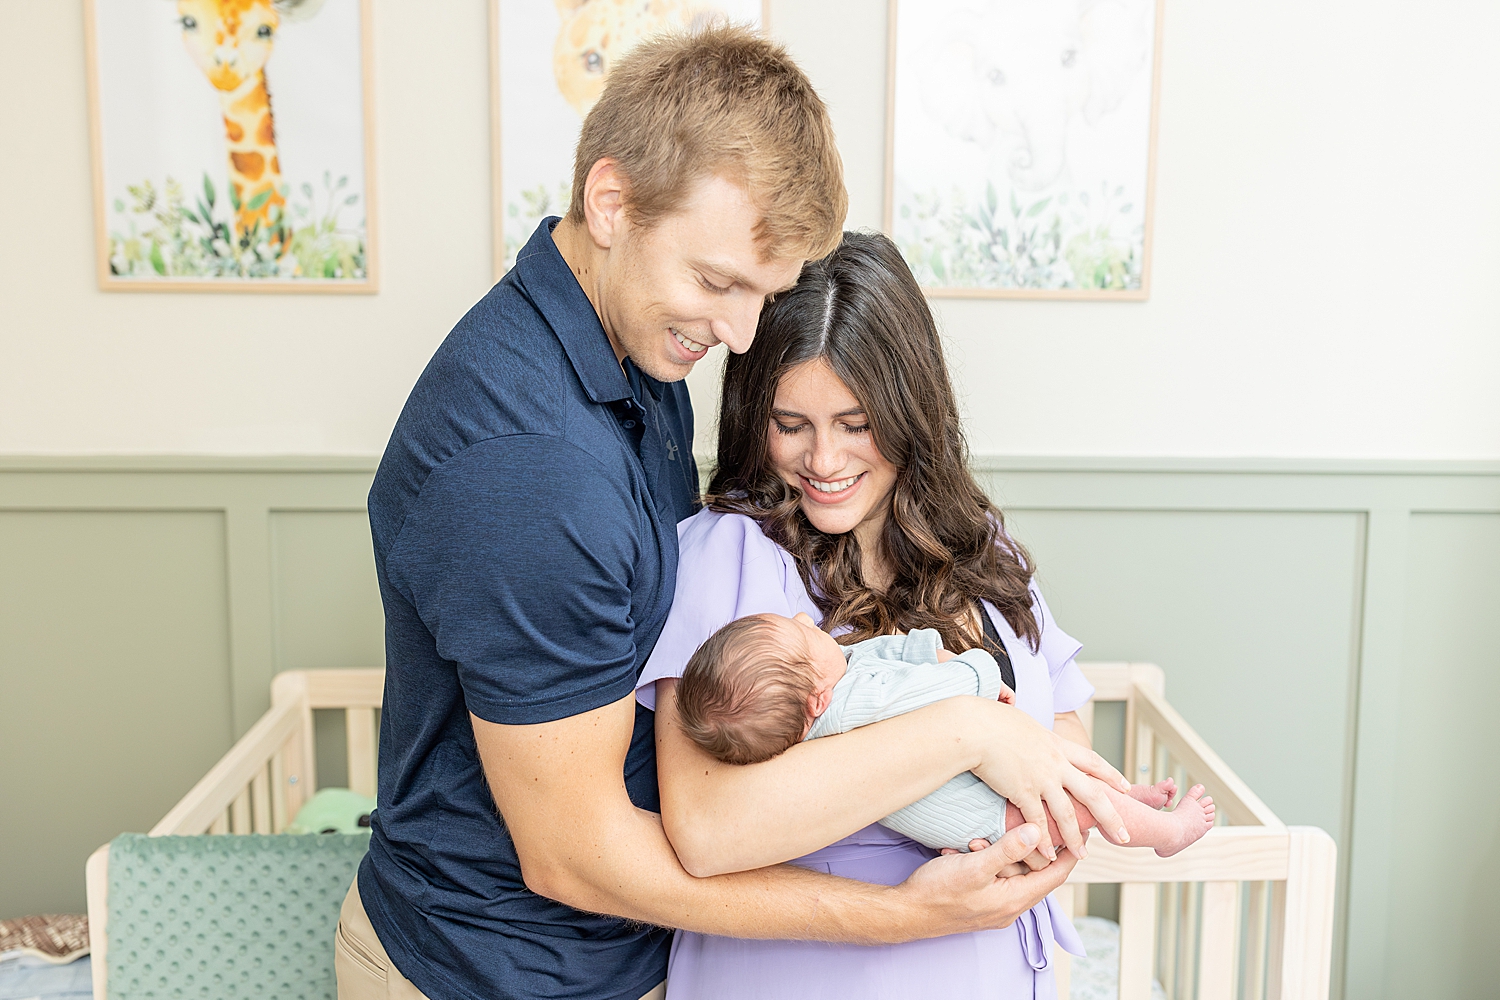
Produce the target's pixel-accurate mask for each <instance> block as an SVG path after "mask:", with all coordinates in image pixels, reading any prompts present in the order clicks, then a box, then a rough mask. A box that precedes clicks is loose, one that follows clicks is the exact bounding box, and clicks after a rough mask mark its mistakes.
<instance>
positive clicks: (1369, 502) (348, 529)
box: [0, 455, 1500, 1000]
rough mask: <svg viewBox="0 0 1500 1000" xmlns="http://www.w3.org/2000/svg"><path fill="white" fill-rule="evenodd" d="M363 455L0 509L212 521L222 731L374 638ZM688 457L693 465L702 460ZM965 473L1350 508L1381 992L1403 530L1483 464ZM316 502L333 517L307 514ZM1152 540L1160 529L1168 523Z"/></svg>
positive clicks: (1080, 508) (82, 479)
mask: <svg viewBox="0 0 1500 1000" xmlns="http://www.w3.org/2000/svg"><path fill="white" fill-rule="evenodd" d="M377 464H378V459H376V458H373V457H363V456H331V457H319V456H291V457H278V456H247V457H234V456H100V457H90V456H8V457H0V512H4V511H22V510H29V511H106V512H107V511H165V512H209V513H215V514H217V515H218V516H220V517H222V519H223V525H224V531H223V546H224V551H223V553H222V563H223V566H224V573H225V580H224V593H225V594H226V595H227V598H226V599H227V602H228V608H227V609H226V610H227V619H226V620H227V635H226V636H225V642H226V643H227V648H228V660H229V670H230V684H229V690H230V699H231V706H230V708H231V719H232V733H231V734H228V735H230V736H231V737H232V736H234V735H238V734H239V733H242V732H243V731H244V730H245V729H246V728H248V726H249V725H250V724H251V723H252V722H253V721H254V720H255V719H256V718H257V717H258V716H259V715H260V713H261V712H262V711H264V709H265V707H266V704H267V701H268V686H269V682H270V678H271V676H272V675H273V674H274V673H275V672H276V671H277V670H279V669H286V668H287V667H289V666H293V665H295V666H353V665H356V664H355V663H353V662H349V661H350V660H352V659H361V660H363V659H369V658H371V657H372V656H375V655H376V651H378V650H379V649H380V645H381V637H380V636H378V635H376V634H375V629H376V627H377V626H378V622H379V609H378V600H377V599H376V597H375V595H374V591H373V585H372V584H371V585H369V586H366V585H365V584H355V583H352V582H350V581H358V580H363V579H364V578H365V577H366V576H367V575H368V574H369V573H370V569H371V566H370V562H369V559H370V554H369V541H368V534H367V528H363V529H362V528H361V527H360V525H362V524H363V523H364V522H363V519H364V517H365V498H366V495H367V494H368V491H369V488H370V483H371V480H372V478H373V475H374V472H375V469H376V466H377ZM699 464H700V467H702V468H706V467H707V465H708V460H707V458H706V456H699ZM974 468H975V472H976V474H977V476H978V477H979V479H980V481H981V483H982V484H983V485H984V486H985V488H986V489H988V490H989V491H990V492H991V495H992V496H993V497H994V498H995V499H996V501H997V502H998V503H999V504H1000V505H1001V506H1002V507H1003V508H1005V509H1007V510H1008V511H1010V512H1012V513H1013V515H1014V521H1015V523H1016V524H1017V525H1019V526H1020V531H1021V532H1022V534H1023V539H1024V531H1025V525H1026V523H1027V519H1028V517H1031V518H1032V521H1033V522H1034V523H1036V524H1037V525H1038V526H1040V525H1041V521H1040V520H1038V518H1037V516H1036V515H1037V514H1038V513H1043V514H1045V516H1046V517H1047V518H1051V519H1052V521H1051V523H1052V524H1053V525H1054V528H1053V529H1051V530H1053V537H1058V536H1057V532H1056V525H1058V524H1061V523H1063V522H1058V521H1057V520H1056V517H1057V515H1062V514H1066V513H1070V512H1071V513H1075V514H1077V515H1079V516H1080V517H1083V518H1084V520H1077V521H1067V522H1066V523H1067V524H1077V525H1080V526H1081V525H1085V524H1088V523H1096V522H1090V521H1088V520H1087V519H1088V518H1089V517H1090V516H1092V515H1094V514H1099V515H1109V514H1118V513H1123V512H1132V513H1136V514H1143V515H1145V514H1149V515H1152V516H1153V523H1156V520H1157V519H1158V518H1159V517H1164V518H1166V519H1168V522H1169V525H1170V524H1171V523H1176V522H1173V521H1172V519H1173V518H1177V521H1178V522H1180V525H1179V526H1180V527H1181V529H1182V533H1181V537H1182V538H1183V539H1187V538H1188V537H1190V535H1191V530H1190V525H1191V524H1192V523H1193V521H1194V519H1193V518H1191V517H1189V516H1188V515H1196V514H1204V513H1211V512H1217V513H1221V514H1233V515H1247V516H1250V517H1251V518H1252V520H1247V521H1246V522H1244V523H1245V524H1246V525H1247V526H1248V525H1251V524H1252V523H1253V518H1254V517H1259V516H1263V515H1267V514H1276V513H1281V514H1338V515H1352V516H1353V517H1354V518H1356V521H1357V526H1358V527H1357V531H1356V532H1355V535H1354V536H1350V535H1349V534H1348V531H1349V528H1348V525H1349V523H1350V522H1349V521H1348V519H1347V518H1345V517H1339V518H1333V519H1331V520H1329V521H1327V522H1326V523H1327V524H1328V525H1330V528H1329V530H1332V531H1337V532H1341V533H1342V534H1339V536H1338V538H1339V539H1348V538H1350V537H1354V538H1355V540H1354V541H1352V542H1349V543H1348V544H1349V545H1352V546H1353V548H1354V550H1355V551H1353V552H1351V553H1350V554H1349V559H1348V562H1347V567H1348V569H1347V572H1348V573H1350V574H1352V575H1354V576H1355V578H1356V579H1355V580H1354V581H1353V582H1352V587H1353V589H1352V591H1350V593H1351V594H1352V597H1350V598H1349V600H1350V601H1351V602H1352V603H1353V604H1354V605H1355V606H1354V608H1353V609H1352V610H1348V613H1347V614H1344V612H1343V611H1341V612H1340V615H1341V616H1343V618H1347V628H1346V629H1345V631H1346V632H1347V637H1346V638H1344V639H1343V640H1342V641H1341V648H1342V649H1343V650H1344V655H1345V657H1346V662H1345V663H1342V664H1341V663H1334V662H1329V663H1328V664H1327V669H1328V670H1330V671H1339V670H1346V671H1347V687H1348V697H1347V708H1346V711H1347V713H1348V715H1349V716H1350V717H1349V718H1348V719H1347V732H1348V737H1347V739H1346V741H1345V743H1346V747H1345V750H1344V756H1345V760H1344V762H1343V771H1342V773H1343V774H1344V779H1343V781H1342V784H1343V787H1342V788H1341V789H1339V790H1338V795H1339V799H1340V802H1341V809H1340V812H1341V814H1342V816H1343V820H1342V822H1341V824H1340V827H1341V828H1340V829H1338V830H1333V831H1330V832H1332V833H1334V834H1335V835H1336V836H1337V837H1338V838H1339V840H1340V844H1341V847H1342V848H1343V850H1342V851H1341V852H1340V862H1341V890H1340V891H1341V903H1342V905H1341V912H1342V913H1343V914H1346V915H1347V918H1346V919H1345V921H1344V923H1343V925H1342V928H1341V933H1340V937H1339V946H1340V952H1341V959H1340V962H1339V978H1340V979H1342V970H1343V969H1345V968H1347V970H1348V975H1347V984H1346V989H1336V990H1335V995H1336V996H1337V995H1341V993H1346V994H1347V996H1349V997H1351V998H1359V1000H1365V998H1377V997H1382V996H1384V995H1385V994H1384V991H1385V989H1386V984H1387V983H1388V982H1390V981H1391V977H1392V974H1393V967H1392V964H1391V963H1393V962H1395V963H1401V962H1409V961H1411V960H1412V959H1411V958H1409V957H1407V956H1404V955H1402V954H1401V952H1400V950H1399V949H1398V948H1396V947H1395V946H1394V945H1395V943H1394V942H1392V941H1391V940H1390V934H1391V928H1392V926H1393V922H1392V914H1391V912H1390V906H1391V899H1392V895H1391V893H1392V888H1391V886H1392V881H1391V872H1392V871H1393V869H1394V868H1395V867H1396V866H1398V865H1400V864H1404V863H1405V861H1404V860H1403V859H1404V857H1405V852H1404V851H1403V849H1402V845H1400V844H1398V843H1397V842H1396V834H1397V825H1396V817H1397V814H1398V812H1399V811H1400V810H1401V809H1402V808H1403V807H1405V806H1408V805H1409V803H1408V802H1406V801H1405V800H1404V799H1403V798H1401V793H1400V791H1399V790H1398V789H1397V788H1396V787H1395V785H1394V783H1393V781H1392V776H1393V774H1394V772H1395V769H1396V766H1397V759H1396V755H1397V754H1398V752H1399V750H1398V747H1397V745H1396V743H1395V741H1394V740H1393V739H1392V738H1391V734H1393V733H1395V732H1397V730H1398V729H1399V727H1400V724H1401V722H1402V719H1403V716H1402V712H1403V707H1404V706H1403V702H1402V699H1401V694H1400V682H1401V679H1402V678H1403V677H1404V676H1407V675H1408V673H1409V671H1410V670H1411V669H1412V664H1410V663H1408V662H1406V661H1405V659H1404V656H1405V655H1406V654H1404V653H1403V650H1404V649H1409V648H1410V647H1411V643H1410V642H1409V641H1408V639H1409V637H1407V636H1405V635H1404V631H1403V630H1404V624H1403V623H1404V621H1405V617H1406V616H1405V610H1406V605H1407V602H1408V593H1407V589H1408V577H1409V572H1408V570H1409V564H1410V560H1411V555H1410V553H1409V551H1408V549H1409V536H1410V532H1411V524H1412V520H1413V516H1414V514H1428V513H1437V514H1454V513H1472V514H1494V513H1500V462H1435V461H1434V462H1427V461H1335V460H1328V461H1317V460H1300V459H1299V460H1286V459H1243V460H1223V459H1162V458H1149V459H1148V458H1143V459H1119V458H1104V459H1100V458H1073V457H1006V456H993V455H986V456H977V457H976V458H975V460H974ZM318 514H328V515H335V516H334V517H331V518H329V519H327V520H326V521H325V520H323V519H321V518H318V517H309V516H307V515H318ZM1179 515H1181V517H1178V516H1179ZM278 519H280V520H278ZM1096 521H1097V519H1096ZM1236 523H1237V522H1236ZM1317 523H1323V522H1317ZM1166 537H1168V538H1169V539H1170V538H1171V537H1173V532H1172V530H1171V528H1170V527H1169V529H1168V530H1167V535H1166ZM1445 537H1446V536H1445ZM1168 544H1171V543H1170V542H1169V543H1168ZM1182 544H1187V542H1186V541H1184V542H1183V543H1182ZM1330 544H1332V543H1330ZM1338 544H1339V545H1343V544H1345V542H1344V541H1339V543H1338ZM1328 551H1330V552H1335V551H1338V550H1337V549H1336V548H1331V549H1329V550H1328ZM1340 558H1343V557H1340ZM1066 562H1067V560H1060V561H1059V565H1061V564H1062V563H1066ZM1073 564H1074V565H1078V564H1079V563H1078V560H1076V559H1075V560H1074V561H1073ZM1341 565H1342V564H1341ZM7 569H13V568H12V567H7ZM1230 571H1232V567H1230V568H1229V569H1227V570H1226V572H1230ZM1073 572H1075V573H1078V572H1081V571H1079V570H1076V569H1075V570H1073ZM1043 574H1044V576H1045V574H1046V565H1045V564H1044V565H1043ZM330 589H335V590H338V591H339V593H337V594H330V593H329V590H330ZM355 590H358V591H359V593H354V592H353V591H355ZM1346 610H1347V609H1346ZM1341 620H1342V619H1341ZM323 622H326V630H325V629H324V627H323V626H322V625H321V624H320V623H323ZM1329 627H1330V628H1333V627H1338V628H1343V627H1344V626H1343V625H1337V624H1336V623H1335V624H1330V625H1329ZM325 631H326V633H327V634H324V632H325ZM1096 631H1097V629H1096ZM7 638H8V637H7V636H3V635H0V683H3V681H4V679H5V676H6V674H7V672H9V671H13V670H16V669H19V668H20V667H21V665H18V664H15V663H10V662H7V661H6V660H5V656H6V654H5V648H6V647H5V645H3V643H4V642H5V640H6V639H7ZM1225 641H1231V640H1230V638H1229V637H1225ZM1106 644H1107V643H1106ZM324 661H328V662H324ZM1330 676H1334V675H1333V674H1330ZM1168 683H1169V685H1170V684H1171V677H1170V672H1169V677H1168ZM80 865H81V859H80ZM80 871H81V867H80ZM1495 888H1496V891H1497V892H1500V886H1496V887H1495ZM69 891H71V890H69ZM59 902H60V903H61V902H62V900H59ZM0 908H3V901H0ZM15 915H17V914H6V913H3V912H0V917H4V916H15ZM1341 985H1343V984H1341V983H1336V986H1341Z"/></svg>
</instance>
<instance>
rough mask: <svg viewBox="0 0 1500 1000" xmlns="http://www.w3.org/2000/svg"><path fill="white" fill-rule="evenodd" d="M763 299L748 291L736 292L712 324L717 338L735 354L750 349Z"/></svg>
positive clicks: (763, 303) (763, 302)
mask: <svg viewBox="0 0 1500 1000" xmlns="http://www.w3.org/2000/svg"><path fill="white" fill-rule="evenodd" d="M763 305H765V299H763V298H761V297H760V296H758V295H755V294H752V293H750V292H738V293H737V294H736V295H735V296H734V301H733V302H732V303H730V304H729V308H727V309H726V310H725V311H724V314H723V315H722V316H721V317H720V318H719V319H717V320H715V321H714V323H713V324H712V327H713V333H714V336H715V337H716V338H718V340H719V341H720V342H721V343H723V344H724V345H726V346H727V347H728V348H729V349H730V350H731V351H733V352H734V353H736V354H744V353H745V352H746V351H748V350H750V344H751V342H752V341H754V340H755V325H756V324H757V323H759V322H760V309H761V306H763Z"/></svg>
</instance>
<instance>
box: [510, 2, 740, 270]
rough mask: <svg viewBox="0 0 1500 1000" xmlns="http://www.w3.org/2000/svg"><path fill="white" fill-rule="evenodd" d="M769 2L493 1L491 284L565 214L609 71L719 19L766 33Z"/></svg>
mask: <svg viewBox="0 0 1500 1000" xmlns="http://www.w3.org/2000/svg"><path fill="white" fill-rule="evenodd" d="M768 5H769V0H651V2H650V3H642V2H641V0H551V2H549V0H490V77H491V90H492V93H491V95H490V108H491V136H490V140H491V147H492V151H491V154H490V163H491V171H492V176H491V186H492V205H493V211H494V219H493V225H494V258H495V280H497V281H498V280H499V279H500V278H501V277H502V276H503V275H504V274H505V272H506V271H508V270H510V268H511V265H513V264H514V263H515V260H516V252H517V251H518V250H520V249H521V247H523V246H525V245H526V241H527V240H528V239H530V238H531V234H532V232H533V231H534V230H535V229H536V227H537V225H538V223H540V222H541V220H542V219H544V218H546V217H547V216H549V215H565V214H566V213H567V211H568V202H569V197H570V193H571V189H572V186H573V147H574V146H575V145H577V143H578V131H579V128H580V127H581V126H582V124H583V117H584V115H586V114H588V112H589V109H590V108H591V107H593V106H594V102H595V101H596V100H598V98H599V92H600V91H601V90H602V89H603V88H604V81H605V79H606V78H607V77H608V75H609V70H610V67H611V66H613V65H614V63H615V62H617V61H618V60H619V59H620V58H622V57H623V56H624V55H625V54H626V53H627V52H629V51H630V50H631V49H632V48H633V47H634V46H635V45H636V43H638V42H639V41H640V40H641V39H643V38H646V37H648V36H650V35H653V34H656V33H658V32H662V31H683V30H689V31H690V30H692V29H694V28H696V27H699V26H701V25H704V24H708V23H712V22H713V21H715V20H719V19H726V20H729V21H732V22H734V23H736V24H748V25H750V26H752V27H757V28H761V29H764V28H765V27H766V24H767V21H768V18H767V17H766V7H767V6H768Z"/></svg>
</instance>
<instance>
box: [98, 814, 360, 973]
mask: <svg viewBox="0 0 1500 1000" xmlns="http://www.w3.org/2000/svg"><path fill="white" fill-rule="evenodd" d="M369 843H370V835H369V834H368V833H365V834H351V835H345V834H331V835H323V836H307V835H294V834H282V835H277V836H201V837H146V836H142V835H140V834H130V833H127V834H123V835H121V836H119V837H116V838H115V839H114V840H113V841H112V842H111V843H110V846H109V924H108V935H109V948H108V951H107V953H106V959H107V962H108V967H109V978H108V983H109V996H110V998H111V1000H147V998H151V1000H166V998H172V1000H179V998H180V1000H189V998H193V1000H197V998H202V1000H221V998H238V997H258V998H270V997H278V998H285V1000H335V998H336V995H337V988H336V985H335V982H334V976H333V932H334V928H335V926H336V925H337V924H338V917H339V906H340V904H342V903H343V900H344V895H345V893H347V892H348V891H349V884H350V883H351V882H352V881H353V880H354V873H355V870H356V869H357V868H358V867H359V861H360V858H362V857H364V854H365V851H366V849H367V848H368V847H369Z"/></svg>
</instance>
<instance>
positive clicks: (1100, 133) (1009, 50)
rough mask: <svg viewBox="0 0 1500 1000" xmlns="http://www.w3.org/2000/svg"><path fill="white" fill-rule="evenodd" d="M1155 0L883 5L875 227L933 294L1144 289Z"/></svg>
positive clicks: (1158, 20) (1156, 50)
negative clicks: (880, 218) (880, 217)
mask: <svg viewBox="0 0 1500 1000" xmlns="http://www.w3.org/2000/svg"><path fill="white" fill-rule="evenodd" d="M1164 7H1165V0H982V2H980V3H977V4H976V3H971V2H968V3H966V2H964V0H920V2H918V0H908V2H906V3H901V2H900V0H889V20H888V25H889V27H888V52H887V78H886V150H885V202H884V228H885V231H886V233H888V234H889V235H890V236H891V238H892V239H894V240H895V241H896V244H897V245H898V246H899V247H900V248H901V252H902V254H903V255H904V256H905V257H906V260H907V263H908V264H909V265H910V266H911V268H912V271H913V273H914V274H915V275H916V277H917V280H918V282H919V283H920V284H921V285H922V287H923V290H924V291H925V292H926V293H927V294H928V295H929V296H933V297H953V298H1030V299H1095V300H1136V301H1140V300H1144V299H1147V298H1149V296H1150V291H1151V242H1152V229H1153V219H1154V215H1155V202H1156V135H1157V121H1158V103H1159V100H1160V93H1161V59H1162V20H1163V11H1164Z"/></svg>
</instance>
